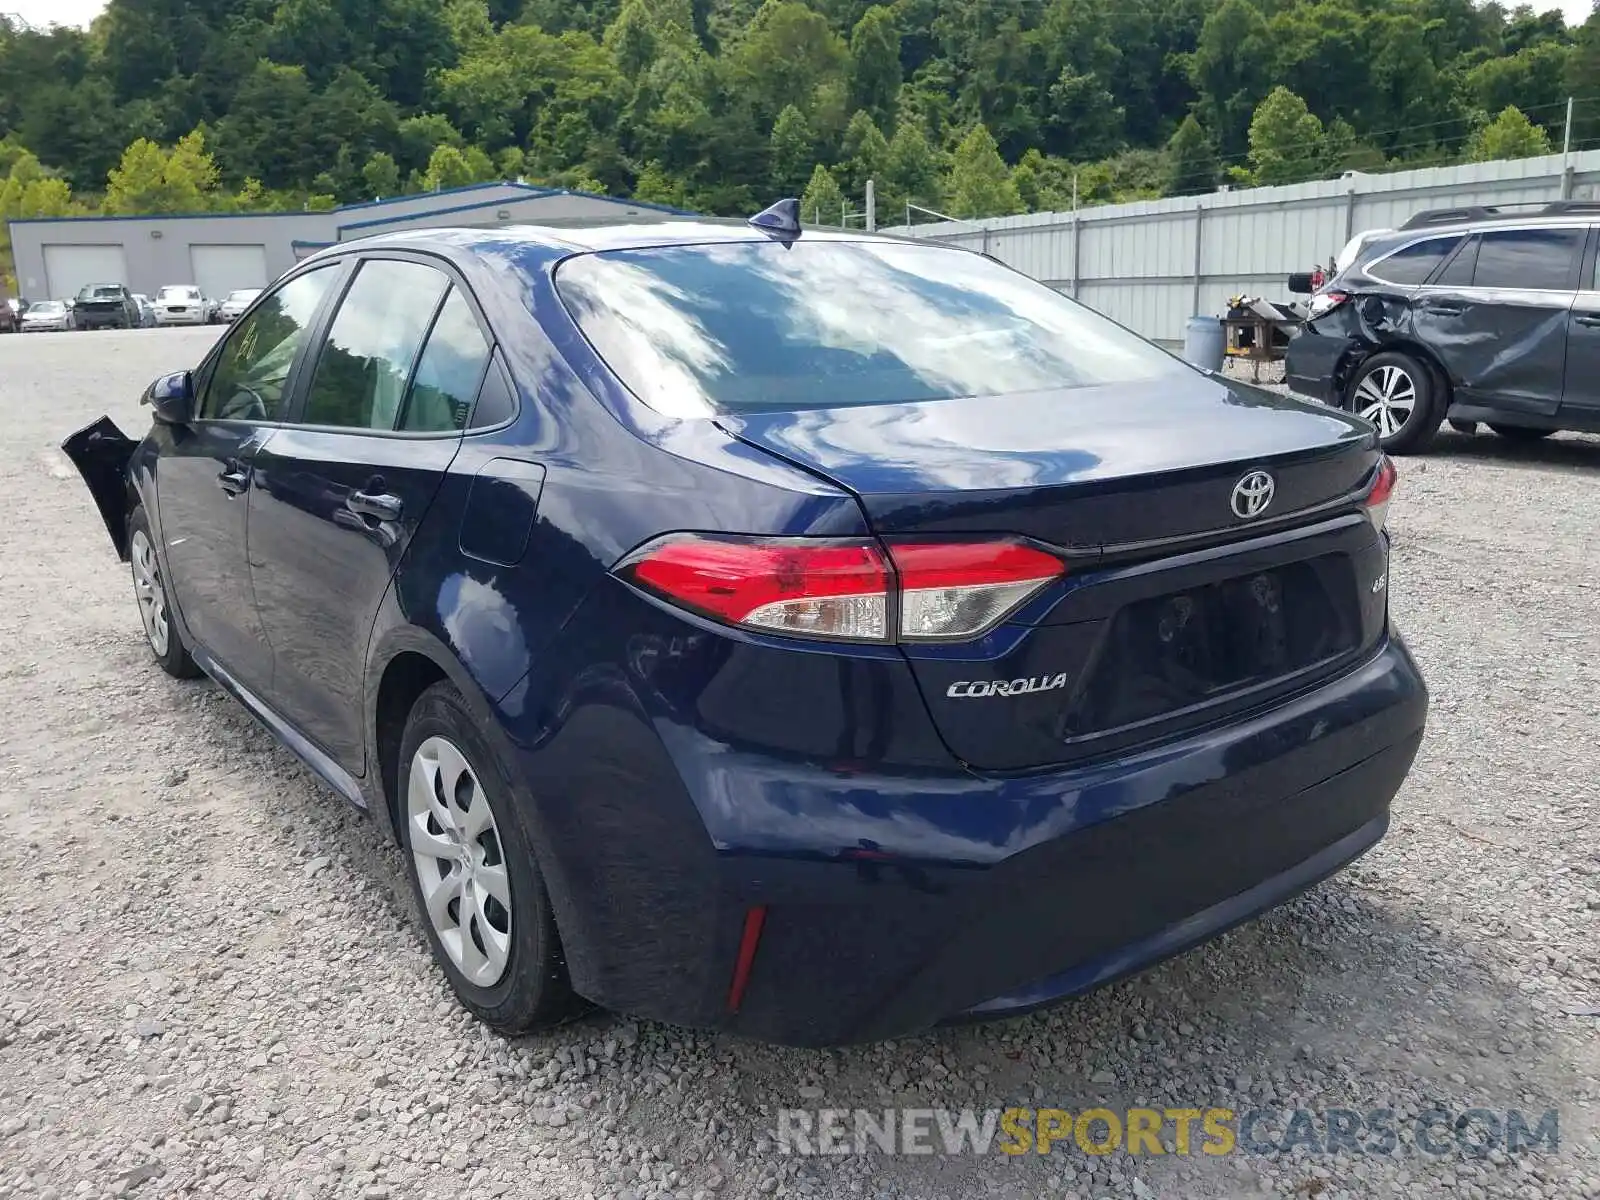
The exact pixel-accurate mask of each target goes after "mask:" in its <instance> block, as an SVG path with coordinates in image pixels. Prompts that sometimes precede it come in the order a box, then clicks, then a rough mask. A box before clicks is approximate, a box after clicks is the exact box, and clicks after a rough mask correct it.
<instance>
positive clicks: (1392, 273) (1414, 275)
mask: <svg viewBox="0 0 1600 1200" xmlns="http://www.w3.org/2000/svg"><path fill="white" fill-rule="evenodd" d="M1460 240H1461V238H1460V236H1459V235H1457V236H1454V237H1437V238H1428V239H1426V240H1424V241H1420V242H1413V243H1412V244H1411V245H1409V246H1406V247H1404V248H1403V249H1400V250H1396V251H1395V252H1394V253H1393V254H1391V255H1389V256H1388V257H1387V258H1384V259H1380V260H1379V261H1378V262H1375V263H1373V264H1372V269H1371V270H1370V271H1369V272H1368V274H1370V275H1371V276H1372V277H1373V278H1374V279H1381V280H1383V281H1384V282H1385V283H1398V284H1401V285H1402V286H1405V287H1413V286H1415V285H1417V284H1419V283H1423V282H1424V281H1426V280H1427V278H1428V276H1429V275H1432V274H1433V272H1434V268H1436V267H1437V266H1438V265H1439V264H1440V263H1442V262H1443V261H1444V257H1445V255H1447V254H1449V253H1450V251H1452V250H1454V249H1455V248H1456V243H1457V242H1459V241H1460Z"/></svg>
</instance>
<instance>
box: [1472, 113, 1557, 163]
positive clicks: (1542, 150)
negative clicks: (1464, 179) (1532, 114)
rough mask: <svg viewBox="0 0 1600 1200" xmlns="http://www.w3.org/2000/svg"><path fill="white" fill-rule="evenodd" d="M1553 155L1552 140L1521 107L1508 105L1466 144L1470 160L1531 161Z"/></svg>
mask: <svg viewBox="0 0 1600 1200" xmlns="http://www.w3.org/2000/svg"><path fill="white" fill-rule="evenodd" d="M1549 153H1550V139H1549V137H1548V136H1546V134H1545V131H1544V130H1542V129H1540V128H1539V127H1538V126H1537V125H1535V124H1534V123H1533V122H1532V121H1530V120H1528V118H1527V116H1526V114H1524V113H1523V111H1522V110H1521V109H1519V108H1516V107H1514V106H1512V105H1509V104H1508V105H1506V106H1505V108H1503V109H1501V110H1500V115H1499V116H1497V117H1495V119H1494V120H1493V121H1490V122H1489V123H1488V124H1487V125H1485V126H1483V128H1481V129H1479V130H1478V131H1477V132H1476V133H1474V134H1473V135H1472V140H1471V141H1470V142H1468V143H1467V159H1468V160H1469V161H1471V162H1491V161H1493V160H1495V159H1502V158H1532V157H1533V156H1534V155H1536V154H1549Z"/></svg>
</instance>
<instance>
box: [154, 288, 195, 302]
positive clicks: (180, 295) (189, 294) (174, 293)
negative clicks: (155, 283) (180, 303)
mask: <svg viewBox="0 0 1600 1200" xmlns="http://www.w3.org/2000/svg"><path fill="white" fill-rule="evenodd" d="M199 294H200V289H199V288H192V287H164V288H162V289H161V290H160V291H159V292H157V293H156V299H157V300H192V299H193V298H194V297H196V296H198V295H199Z"/></svg>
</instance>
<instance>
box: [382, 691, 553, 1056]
mask: <svg viewBox="0 0 1600 1200" xmlns="http://www.w3.org/2000/svg"><path fill="white" fill-rule="evenodd" d="M398 776H399V780H398V787H399V790H400V796H399V815H400V822H399V823H400V827H401V837H402V841H403V843H404V849H405V852H406V860H407V864H408V866H409V868H410V871H409V873H410V875H411V884H412V889H413V893H414V895H415V896H416V899H417V907H418V909H419V911H420V913H421V917H422V924H423V928H424V929H425V930H426V932H427V936H428V945H429V947H430V948H431V949H432V951H433V957H434V960H435V961H436V962H437V963H438V964H439V966H440V967H442V968H443V969H444V973H445V976H446V977H447V978H448V979H449V981H450V986H451V988H452V989H453V990H454V991H455V994H456V996H457V998H458V999H459V1000H460V1001H461V1002H462V1004H464V1005H465V1006H466V1007H467V1008H468V1009H470V1010H471V1011H472V1012H473V1013H474V1014H475V1015H476V1016H477V1017H478V1018H479V1019H480V1020H482V1021H484V1022H485V1023H486V1024H488V1025H490V1026H492V1027H493V1028H495V1029H497V1030H499V1031H500V1032H502V1033H505V1034H519V1033H526V1032H528V1031H529V1030H533V1029H539V1028H543V1027H547V1026H550V1025H555V1024H558V1023H560V1022H561V1021H563V1020H566V1019H569V1018H570V1017H572V1016H575V1015H577V1014H578V1013H580V1012H582V1011H583V1007H584V1006H583V1002H582V1001H581V1000H579V999H578V997H577V996H576V995H575V994H574V993H573V991H572V985H571V983H570V982H569V981H568V978H567V964H566V958H565V957H564V955H563V954H562V950H561V938H560V935H559V934H558V933H557V931H556V923H555V916H554V913H553V911H552V909H551V905H550V896H549V893H548V892H547V891H546V889H545V884H544V878H543V876H542V875H541V874H540V872H539V868H538V865H537V864H536V863H535V861H534V856H533V850H532V847H531V845H530V842H529V838H528V835H527V833H526V832H525V830H524V828H523V824H522V820H521V814H520V813H519V812H518V810H517V804H516V801H515V798H514V797H515V790H514V788H513V787H512V785H511V782H510V780H509V779H508V778H507V776H506V773H505V771H504V770H503V769H502V768H501V767H500V764H499V762H498V760H497V759H496V757H495V755H494V753H493V751H492V750H491V749H490V747H489V744H488V741H487V739H486V738H485V737H484V736H483V734H482V733H480V732H479V730H478V726H477V722H476V721H475V720H474V719H473V717H472V715H471V713H470V712H469V711H468V709H467V706H466V703H465V701H463V700H462V698H461V694H460V693H459V692H457V691H456V689H455V688H454V687H452V686H451V685H450V684H448V683H436V684H434V685H433V686H432V687H430V688H429V689H428V690H427V691H425V692H423V693H422V695H421V696H420V697H419V698H418V699H417V702H416V704H415V706H414V707H413V708H412V710H411V716H410V717H409V719H408V720H407V721H406V730H405V736H404V738H403V739H402V741H401V747H400V770H399V772H398Z"/></svg>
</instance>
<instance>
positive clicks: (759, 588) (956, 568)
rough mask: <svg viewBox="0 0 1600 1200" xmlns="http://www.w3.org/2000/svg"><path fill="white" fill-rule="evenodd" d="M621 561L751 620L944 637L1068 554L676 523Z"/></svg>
mask: <svg viewBox="0 0 1600 1200" xmlns="http://www.w3.org/2000/svg"><path fill="white" fill-rule="evenodd" d="M617 572H618V574H620V575H621V576H622V577H623V578H624V579H627V580H628V581H629V582H631V583H633V584H635V585H637V586H639V587H642V588H645V589H646V590H648V591H650V592H653V593H655V594H656V595H658V596H660V597H661V598H662V599H664V600H668V601H670V602H672V603H673V604H676V605H678V606H679V607H681V608H685V609H688V610H690V611H691V612H696V613H699V614H700V615H702V616H706V617H711V618H713V619H714V620H719V621H724V622H726V623H728V624H730V625H738V626H742V627H744V628H748V629H758V630H765V631H770V632H774V633H787V634H797V635H800V636H804V637H814V638H827V639H836V640H841V641H857V642H890V641H895V640H902V641H949V640H953V639H966V638H973V637H977V636H978V635H980V634H982V633H984V632H986V631H988V630H989V629H992V628H993V627H994V626H995V625H997V624H998V623H999V622H1000V621H1002V620H1004V619H1005V617H1006V616H1008V615H1009V614H1010V613H1012V612H1014V611H1015V610H1016V609H1017V607H1018V606H1019V605H1020V604H1022V603H1023V602H1024V601H1026V600H1027V599H1028V598H1029V597H1030V596H1032V595H1034V593H1036V592H1037V591H1038V590H1039V589H1040V588H1042V587H1044V586H1045V585H1046V584H1048V583H1050V582H1051V581H1052V580H1054V579H1058V578H1059V577H1060V576H1061V575H1063V574H1064V573H1065V572H1066V564H1065V563H1063V562H1062V561H1061V559H1059V558H1057V557H1056V556H1055V555H1053V554H1049V553H1046V552H1045V551H1043V550H1039V549H1036V548H1034V547H1033V546H1029V545H1025V544H1023V543H1021V542H1017V541H1013V540H1010V539H1002V540H994V541H971V542H909V541H908V542H893V543H890V544H889V546H888V547H887V554H886V553H885V549H884V548H883V547H881V546H880V545H879V544H878V543H877V542H876V541H872V540H868V539H860V540H856V539H852V540H824V539H818V538H742V537H730V536H710V535H699V534H673V535H671V536H669V537H666V538H663V539H662V540H661V541H658V542H653V543H651V544H650V545H648V546H646V547H644V548H643V549H641V550H639V551H637V552H636V553H634V554H632V555H630V556H628V558H626V559H624V560H623V562H622V563H620V564H619V565H618V567H617ZM891 611H895V612H897V613H898V621H897V622H895V625H894V628H893V629H892V630H891V621H890V613H891Z"/></svg>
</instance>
